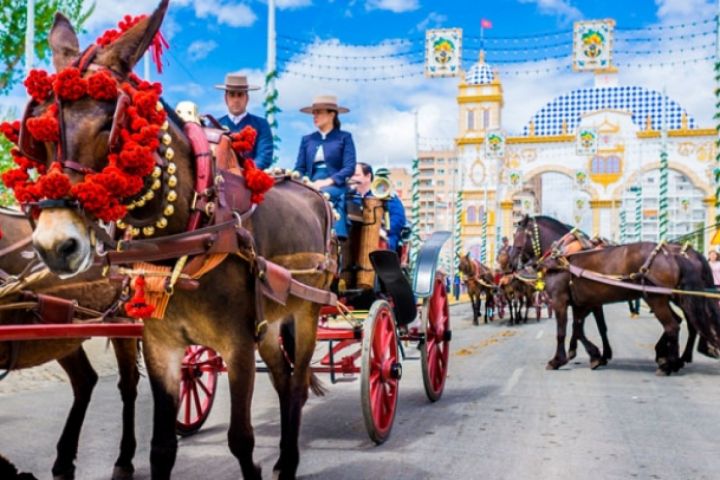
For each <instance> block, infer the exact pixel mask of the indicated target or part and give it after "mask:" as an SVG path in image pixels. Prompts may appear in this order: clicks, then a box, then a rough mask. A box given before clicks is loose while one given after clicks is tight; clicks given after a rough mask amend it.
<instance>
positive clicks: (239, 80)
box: [215, 73, 260, 92]
mask: <svg viewBox="0 0 720 480" xmlns="http://www.w3.org/2000/svg"><path fill="white" fill-rule="evenodd" d="M215 88H218V89H220V90H226V91H229V92H247V91H250V90H260V87H258V86H257V85H248V80H247V77H246V76H245V75H240V74H239V73H228V74H227V75H225V84H224V85H215Z"/></svg>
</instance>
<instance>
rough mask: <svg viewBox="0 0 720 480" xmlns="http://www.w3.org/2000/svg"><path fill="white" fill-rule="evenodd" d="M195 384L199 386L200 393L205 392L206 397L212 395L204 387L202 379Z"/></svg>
mask: <svg viewBox="0 0 720 480" xmlns="http://www.w3.org/2000/svg"><path fill="white" fill-rule="evenodd" d="M208 381H210V379H208ZM197 384H198V385H199V386H200V388H201V389H202V391H203V392H205V395H206V396H208V397H209V396H210V395H212V393H210V389H209V388H208V387H207V386H206V385H205V381H203V379H202V378H198V379H197Z"/></svg>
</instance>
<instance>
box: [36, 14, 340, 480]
mask: <svg viewBox="0 0 720 480" xmlns="http://www.w3.org/2000/svg"><path fill="white" fill-rule="evenodd" d="M167 6H168V1H167V0H163V1H162V2H161V3H160V5H159V7H158V8H157V9H156V10H155V12H154V13H153V14H152V15H151V16H149V17H146V18H144V19H143V20H141V21H140V22H139V23H137V24H136V25H134V26H133V27H131V28H130V29H129V30H127V31H126V32H125V33H124V34H123V35H122V36H121V37H119V38H118V39H116V40H115V41H114V42H112V43H110V44H109V45H107V46H105V47H101V48H99V49H98V50H97V54H96V55H95V56H94V58H93V60H92V64H91V65H90V66H89V67H88V68H89V69H107V71H109V72H112V75H114V76H115V78H116V79H117V80H118V82H125V81H128V79H129V77H130V73H131V71H132V68H133V67H134V66H135V65H136V63H137V62H138V60H139V59H140V58H141V57H142V55H143V54H144V53H145V51H146V49H147V48H148V45H150V43H151V42H152V39H153V38H154V37H155V34H156V33H157V32H158V29H159V27H160V25H161V23H162V20H163V18H164V16H165V12H166V10H167ZM50 46H51V49H52V53H53V56H54V59H53V62H54V64H55V66H56V68H57V69H63V68H65V67H66V66H68V65H70V64H72V63H73V62H76V61H77V59H78V58H79V55H80V52H79V49H78V41H77V36H76V34H75V32H74V31H73V29H72V27H71V26H70V24H69V22H68V21H67V20H66V19H65V18H64V17H62V16H58V17H57V18H56V22H55V24H54V26H53V29H52V31H51V34H50ZM114 109H115V105H114V104H113V102H100V101H97V100H93V99H91V98H88V97H85V98H83V99H81V100H79V101H72V102H65V103H64V104H63V110H62V118H61V120H62V121H63V123H64V125H63V127H64V131H63V133H64V138H63V141H64V143H65V149H64V153H65V157H66V158H69V159H72V162H73V165H80V166H81V168H79V169H78V168H76V169H71V168H70V164H68V162H65V163H64V164H63V165H64V167H65V168H66V169H67V170H68V171H69V172H70V176H71V179H72V181H73V182H74V183H77V182H79V181H81V180H82V179H83V178H84V176H85V173H87V172H88V171H99V170H101V169H102V168H104V167H105V166H107V165H108V160H107V154H108V144H107V139H108V135H109V134H110V133H111V129H112V126H113V125H114V123H115V121H114V118H113V111H114ZM39 110H40V111H43V108H42V107H40V108H39ZM35 113H36V114H37V113H39V112H35ZM167 134H168V135H169V137H168V138H167V140H168V143H169V144H170V145H172V148H173V152H174V158H173V160H172V162H173V165H174V167H173V175H172V176H173V178H174V179H175V180H174V181H173V185H171V187H172V190H173V192H175V193H176V195H175V194H173V198H176V200H177V201H175V203H174V205H173V207H174V208H173V211H172V216H170V217H169V218H167V223H166V224H164V225H163V228H162V229H161V230H157V231H155V232H154V233H153V234H152V236H153V238H155V239H163V238H166V237H170V236H172V235H173V234H181V233H183V232H185V231H186V226H187V225H188V223H189V220H190V219H191V217H192V216H193V215H195V214H196V213H199V211H198V210H194V209H193V207H194V206H196V204H195V203H194V202H193V193H194V184H195V181H196V173H197V171H196V168H197V167H196V163H195V158H194V156H193V152H192V150H191V143H190V139H189V138H188V137H187V135H186V134H185V133H184V131H183V125H182V122H181V121H180V120H179V119H178V118H176V117H175V116H173V115H172V114H170V115H169V118H168V125H167ZM163 148H164V147H163ZM165 154H167V152H166V151H165ZM54 158H57V157H54ZM78 170H79V171H78ZM162 178H163V179H164V180H163V181H164V182H165V183H163V186H162V189H161V192H162V194H160V195H156V196H155V198H152V199H150V200H149V201H147V203H145V204H143V205H142V206H139V207H138V208H137V209H135V210H133V212H132V216H133V218H135V219H148V221H153V219H158V218H161V216H162V215H163V202H164V201H165V199H166V198H167V194H168V190H167V188H168V186H170V184H169V180H168V178H169V177H168V176H167V175H165V176H163V177H162ZM224 178H226V179H232V178H234V177H232V178H231V177H230V176H226V177H224ZM145 180H146V181H150V179H149V178H147V177H146V179H145ZM214 188H215V189H216V190H217V189H220V182H219V181H218V182H217V183H216V184H215V185H214ZM229 194H232V192H229ZM218 205H219V206H222V204H218ZM45 207H47V208H43V209H42V210H41V212H40V215H39V217H38V219H37V224H36V228H35V231H34V233H33V245H34V246H35V249H36V250H37V251H38V252H39V253H40V255H41V257H42V258H43V260H44V261H45V263H46V264H47V265H48V267H49V268H50V269H51V270H53V271H54V272H58V273H60V274H62V275H66V276H71V275H77V274H78V273H80V272H81V271H82V270H83V269H84V268H87V265H89V264H90V263H91V258H92V252H93V250H94V248H93V247H94V235H93V233H92V232H93V231H94V228H95V227H96V226H97V224H96V222H95V221H94V220H93V219H90V218H87V216H86V215H85V214H83V213H82V212H81V211H78V210H77V209H75V208H73V206H72V205H70V204H60V205H57V204H53V205H45ZM327 208H328V207H327V202H326V200H325V199H324V198H323V197H322V195H321V194H320V193H319V192H317V191H315V190H314V189H312V188H310V187H308V186H305V185H303V184H302V183H300V182H296V181H290V180H287V181H284V182H281V183H279V184H276V185H275V186H274V187H273V188H272V189H271V190H270V191H269V192H267V193H266V194H265V198H264V201H262V202H261V203H259V204H258V205H257V208H255V209H254V210H252V209H251V210H248V211H247V212H245V213H246V214H245V215H243V216H242V217H240V214H241V213H243V212H237V217H240V218H242V221H240V220H238V221H237V222H236V225H235V226H234V227H233V230H232V232H233V235H234V234H235V232H236V231H237V232H238V235H239V234H240V233H242V232H246V233H248V235H249V236H250V237H251V240H252V244H253V245H254V247H253V249H252V250H248V251H246V252H245V253H246V254H245V255H243V257H242V258H241V256H240V255H236V254H234V253H230V254H229V255H227V257H226V258H225V259H224V260H223V261H222V262H221V263H220V264H219V265H217V266H216V267H215V268H214V269H212V270H210V271H209V272H206V273H205V274H204V275H203V276H202V277H201V278H199V280H198V284H197V289H196V290H193V291H189V290H179V289H178V290H177V291H175V292H174V295H173V296H172V298H171V300H170V302H169V305H168V307H167V311H166V313H165V316H164V318H163V319H162V320H157V319H148V320H146V322H145V329H144V335H143V348H144V356H145V362H146V365H147V370H148V376H149V379H150V384H151V389H152V394H153V399H154V414H153V415H154V419H153V433H152V441H151V452H150V464H151V474H152V478H153V479H169V478H170V476H171V471H172V468H173V465H174V463H175V459H176V455H177V447H178V442H177V437H176V435H175V415H176V411H177V407H178V393H179V380H180V378H179V374H180V363H181V360H182V357H183V352H184V349H185V347H186V346H188V345H191V344H200V345H206V346H209V347H211V348H213V349H215V350H216V351H218V352H219V353H220V354H221V355H222V357H223V359H224V361H225V364H226V366H227V371H228V381H229V387H230V402H231V418H230V427H229V431H228V445H229V448H230V451H231V452H232V454H233V455H234V456H235V457H236V458H237V460H238V462H239V466H240V469H241V471H242V474H243V476H244V478H246V479H260V478H262V475H261V468H260V466H259V465H257V464H255V462H254V460H253V450H254V443H255V439H254V434H253V427H252V423H251V416H250V410H251V408H250V407H251V400H252V394H253V385H254V379H255V353H254V352H255V349H256V348H257V349H258V350H259V352H260V355H261V357H262V359H263V360H264V361H265V363H266V364H267V366H268V368H269V370H270V374H271V378H272V383H273V386H274V387H275V389H276V390H277V393H278V397H279V399H280V418H281V438H280V457H279V459H278V461H277V462H276V463H275V465H274V467H273V470H274V473H275V475H277V476H278V477H279V478H282V479H285V478H295V475H296V471H297V468H298V464H299V459H300V452H299V447H298V435H299V431H300V420H301V413H302V407H303V405H304V404H305V402H306V400H307V398H308V389H309V387H310V386H311V383H312V384H313V385H315V386H316V385H317V380H316V379H315V377H314V375H312V372H311V370H310V360H311V357H312V354H313V352H314V349H315V337H316V330H317V318H318V313H319V311H320V307H321V305H320V304H319V303H315V302H311V301H308V300H303V299H301V298H299V297H298V296H295V295H291V296H289V297H288V298H287V300H286V302H285V304H284V305H283V304H282V303H279V302H277V301H272V300H269V299H268V298H267V297H264V296H260V295H259V294H257V292H258V289H259V288H260V286H259V279H260V277H259V276H258V275H259V272H260V270H259V267H258V266H259V264H258V263H257V262H258V258H260V257H262V258H264V259H267V260H269V261H272V262H274V263H276V264H278V265H280V266H282V267H284V268H286V269H289V270H290V271H292V272H293V279H295V280H297V281H298V282H300V283H301V284H303V285H305V286H308V287H311V288H315V289H316V290H317V291H327V289H328V288H329V286H330V283H331V282H332V279H333V277H334V272H333V271H332V269H329V268H325V267H322V265H328V264H329V263H334V262H336V261H337V259H336V256H337V254H336V249H332V251H328V242H329V232H330V230H331V227H332V223H333V219H332V218H331V217H330V216H328V214H327ZM166 212H167V210H166ZM215 213H217V210H208V209H204V210H203V211H202V212H201V213H200V214H201V215H203V216H204V217H203V218H206V219H208V220H209V221H212V220H213V219H215V220H217V217H215V216H214V214H215ZM205 215H210V216H209V217H206V216H205ZM162 218H165V217H162ZM231 218H232V217H231ZM223 225H225V224H223ZM224 232H227V230H224ZM242 241H243V242H246V241H247V242H250V240H247V238H243V239H242ZM238 242H240V240H238ZM180 255H182V252H179V254H178V256H180ZM335 264H336V263H335ZM283 323H289V324H290V325H291V326H292V328H293V329H294V342H293V348H288V349H287V350H289V351H292V352H293V356H294V358H292V365H291V364H289V363H288V361H287V360H286V358H287V356H286V354H285V350H283V348H282V346H281V340H280V329H281V325H282V324H283ZM262 326H266V328H267V332H266V334H265V335H264V336H262V339H261V340H260V339H259V335H258V334H259V333H260V332H261V331H262V330H261V328H260V327H262ZM285 343H286V344H287V343H289V342H288V339H287V338H286V341H285ZM315 391H317V389H315Z"/></svg>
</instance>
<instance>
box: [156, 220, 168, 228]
mask: <svg viewBox="0 0 720 480" xmlns="http://www.w3.org/2000/svg"><path fill="white" fill-rule="evenodd" d="M167 225H168V221H167V218H165V217H162V218H160V219H159V220H158V221H157V222H155V226H156V227H157V228H160V229H163V228H165V227H167Z"/></svg>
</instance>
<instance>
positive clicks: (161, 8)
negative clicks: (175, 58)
mask: <svg viewBox="0 0 720 480" xmlns="http://www.w3.org/2000/svg"><path fill="white" fill-rule="evenodd" d="M169 3H170V0H161V2H160V5H158V7H157V8H156V9H155V11H154V12H153V14H152V15H150V16H149V17H146V18H143V19H142V20H140V21H139V22H138V23H137V24H135V25H134V26H133V27H132V28H130V29H129V30H128V31H126V32H125V33H124V34H123V35H122V36H120V37H119V38H118V39H117V40H115V41H114V42H113V43H111V44H110V45H108V46H107V47H105V48H103V49H102V50H101V51H100V53H98V57H97V62H98V63H99V64H101V65H104V66H106V67H109V68H111V69H113V70H115V71H117V72H120V73H123V74H126V75H127V74H129V73H130V72H131V71H132V69H133V67H135V65H136V64H137V62H138V61H139V60H140V58H141V57H142V56H143V54H144V53H145V50H147V49H148V47H149V46H150V44H151V43H152V41H153V39H154V38H155V34H156V33H157V32H158V30H160V25H162V22H163V19H164V18H165V13H167V9H168V4H169Z"/></svg>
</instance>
